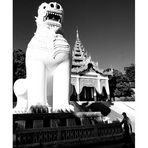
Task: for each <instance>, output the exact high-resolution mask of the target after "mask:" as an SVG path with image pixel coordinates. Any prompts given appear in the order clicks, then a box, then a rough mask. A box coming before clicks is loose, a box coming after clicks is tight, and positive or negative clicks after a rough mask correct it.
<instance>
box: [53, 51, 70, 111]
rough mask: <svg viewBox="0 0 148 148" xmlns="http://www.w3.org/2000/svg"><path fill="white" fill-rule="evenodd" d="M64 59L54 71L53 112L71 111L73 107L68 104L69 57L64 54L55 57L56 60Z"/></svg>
mask: <svg viewBox="0 0 148 148" xmlns="http://www.w3.org/2000/svg"><path fill="white" fill-rule="evenodd" d="M61 57H64V58H63V59H64V61H63V62H62V63H60V64H59V65H58V66H57V68H56V69H55V72H54V76H53V111H55V112H56V111H58V110H63V111H71V110H73V106H71V105H70V104H69V95H70V94H69V92H70V90H69V89H70V57H69V55H68V54H67V55H66V54H65V53H60V54H58V55H57V57H56V59H60V58H61Z"/></svg>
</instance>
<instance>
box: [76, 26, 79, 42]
mask: <svg viewBox="0 0 148 148" xmlns="http://www.w3.org/2000/svg"><path fill="white" fill-rule="evenodd" d="M76 32H77V40H80V39H79V31H78V28H77V31H76Z"/></svg>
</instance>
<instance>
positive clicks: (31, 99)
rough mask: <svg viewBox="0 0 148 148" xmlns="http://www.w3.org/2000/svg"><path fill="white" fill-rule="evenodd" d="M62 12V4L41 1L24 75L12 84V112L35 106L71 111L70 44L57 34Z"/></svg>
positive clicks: (29, 45)
mask: <svg viewBox="0 0 148 148" xmlns="http://www.w3.org/2000/svg"><path fill="white" fill-rule="evenodd" d="M63 15H64V13H63V8H62V6H61V5H60V4H58V3H56V2H51V3H49V4H47V3H42V4H41V5H40V6H39V8H38V16H37V17H35V18H36V24H37V29H36V32H35V34H34V36H33V38H32V39H31V41H30V42H29V44H28V47H27V50H26V72H27V77H26V79H19V80H17V81H16V82H15V84H14V92H15V94H16V96H17V106H16V107H15V108H14V112H15V113H24V112H30V111H31V110H35V108H38V109H39V108H42V110H44V111H45V112H47V110H48V111H53V112H54V111H57V110H73V106H71V105H69V85H70V63H71V61H70V59H71V51H70V46H69V44H68V42H67V40H66V39H65V38H64V37H63V35H61V34H58V33H57V31H58V30H60V29H61V27H62V23H63ZM44 111H43V112H44ZM34 112H36V111H34ZM39 112H42V111H39Z"/></svg>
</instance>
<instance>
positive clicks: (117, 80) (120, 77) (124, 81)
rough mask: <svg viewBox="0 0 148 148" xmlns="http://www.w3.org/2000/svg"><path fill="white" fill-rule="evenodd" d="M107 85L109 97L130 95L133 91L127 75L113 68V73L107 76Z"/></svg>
mask: <svg viewBox="0 0 148 148" xmlns="http://www.w3.org/2000/svg"><path fill="white" fill-rule="evenodd" d="M109 87H110V96H111V98H115V97H122V96H125V97H126V96H132V95H133V93H134V92H133V90H132V88H131V86H130V83H129V78H128V77H127V75H126V74H123V73H122V72H120V71H118V70H115V69H114V70H113V75H112V76H109Z"/></svg>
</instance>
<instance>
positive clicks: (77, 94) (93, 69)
mask: <svg viewBox="0 0 148 148" xmlns="http://www.w3.org/2000/svg"><path fill="white" fill-rule="evenodd" d="M109 73H110V72H103V70H100V69H99V66H98V62H93V61H92V60H91V56H88V55H87V52H86V51H85V48H84V46H83V44H82V42H81V40H80V38H79V33H78V30H77V32H76V41H75V45H74V48H73V51H72V68H71V84H72V86H73V93H72V95H71V99H70V100H71V101H72V100H73V101H107V100H109V99H110V92H109V82H108V75H109Z"/></svg>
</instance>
